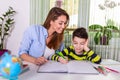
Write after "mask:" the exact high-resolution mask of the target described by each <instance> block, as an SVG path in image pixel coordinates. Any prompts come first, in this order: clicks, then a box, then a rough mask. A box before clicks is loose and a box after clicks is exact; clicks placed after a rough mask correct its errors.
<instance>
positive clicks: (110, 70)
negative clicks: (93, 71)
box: [105, 67, 119, 73]
mask: <svg viewBox="0 0 120 80" xmlns="http://www.w3.org/2000/svg"><path fill="white" fill-rule="evenodd" d="M105 68H106V69H108V70H110V71H112V72H115V73H119V72H118V71H116V70H113V69H110V68H108V67H105Z"/></svg>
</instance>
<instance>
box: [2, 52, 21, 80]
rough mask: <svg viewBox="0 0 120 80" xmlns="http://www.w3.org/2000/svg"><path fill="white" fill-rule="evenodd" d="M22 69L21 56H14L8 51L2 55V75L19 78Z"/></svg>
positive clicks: (10, 79)
mask: <svg viewBox="0 0 120 80" xmlns="http://www.w3.org/2000/svg"><path fill="white" fill-rule="evenodd" d="M21 69H22V61H21V59H20V58H18V57H16V56H12V55H10V54H9V53H8V52H5V53H4V54H3V55H2V56H1V57H0V73H1V74H2V77H4V78H6V79H8V80H18V76H19V74H20V73H21V71H22V70H21Z"/></svg>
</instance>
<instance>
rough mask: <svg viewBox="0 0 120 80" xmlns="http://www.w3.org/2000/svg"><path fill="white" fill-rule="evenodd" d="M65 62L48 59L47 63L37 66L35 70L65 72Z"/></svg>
mask: <svg viewBox="0 0 120 80" xmlns="http://www.w3.org/2000/svg"><path fill="white" fill-rule="evenodd" d="M67 70H68V69H67V66H66V64H62V63H60V62H57V61H48V62H47V63H45V64H43V65H41V66H39V68H38V70H37V72H51V73H52V72H59V73H61V72H67Z"/></svg>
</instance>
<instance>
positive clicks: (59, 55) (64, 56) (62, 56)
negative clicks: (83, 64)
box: [56, 51, 65, 59]
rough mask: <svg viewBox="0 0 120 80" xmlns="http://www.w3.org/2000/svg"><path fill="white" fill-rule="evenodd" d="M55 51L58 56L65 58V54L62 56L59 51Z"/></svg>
mask: <svg viewBox="0 0 120 80" xmlns="http://www.w3.org/2000/svg"><path fill="white" fill-rule="evenodd" d="M56 53H57V54H58V55H59V56H61V57H62V58H64V59H65V56H64V55H63V54H62V53H61V52H59V51H56Z"/></svg>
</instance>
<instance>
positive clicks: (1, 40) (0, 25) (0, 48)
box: [0, 7, 16, 56]
mask: <svg viewBox="0 0 120 80" xmlns="http://www.w3.org/2000/svg"><path fill="white" fill-rule="evenodd" d="M15 13H16V12H15V11H14V10H13V8H12V7H9V9H8V10H7V11H6V12H5V13H3V14H2V16H1V17H0V56H1V55H2V54H3V53H4V51H8V50H7V49H5V43H6V39H7V37H8V35H9V34H10V32H11V30H12V29H13V27H14V26H13V25H14V23H15V21H14V19H13V16H14V14H15Z"/></svg>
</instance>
